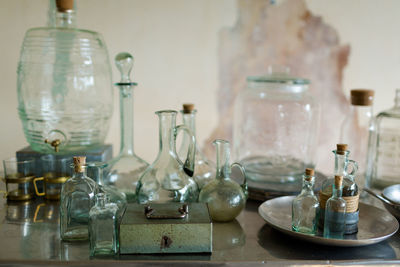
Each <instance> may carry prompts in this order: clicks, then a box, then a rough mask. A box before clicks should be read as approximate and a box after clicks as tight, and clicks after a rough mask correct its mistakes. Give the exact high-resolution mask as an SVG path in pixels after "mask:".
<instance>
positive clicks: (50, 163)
mask: <svg viewBox="0 0 400 267" xmlns="http://www.w3.org/2000/svg"><path fill="white" fill-rule="evenodd" d="M40 159H41V161H42V169H43V177H38V178H35V179H33V185H34V187H35V192H36V195H37V196H44V197H45V198H46V199H49V200H59V199H60V196H61V187H62V185H63V184H64V183H65V182H66V181H67V180H68V179H69V177H71V164H72V160H71V159H70V158H57V157H56V156H54V155H45V156H42V157H41V158H40ZM37 181H43V192H39V190H38V187H37Z"/></svg>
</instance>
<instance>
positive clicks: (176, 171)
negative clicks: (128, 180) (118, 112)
mask: <svg viewBox="0 0 400 267" xmlns="http://www.w3.org/2000/svg"><path fill="white" fill-rule="evenodd" d="M156 114H157V115H158V117H159V139H160V151H159V152H158V155H157V158H156V160H155V161H154V162H153V163H152V164H151V165H150V166H149V167H148V168H147V169H146V170H145V171H144V173H143V175H142V176H141V177H140V179H139V183H138V186H137V189H136V195H137V199H138V202H139V203H149V202H158V203H165V202H197V200H198V197H199V189H198V187H197V184H196V182H195V181H194V180H193V178H192V176H193V173H194V163H195V145H196V138H195V137H194V135H193V134H192V132H191V131H190V130H189V129H188V128H187V127H186V126H184V125H179V126H176V114H177V112H176V111H175V110H161V111H157V112H156ZM179 130H185V131H186V132H187V134H188V135H189V136H190V139H191V142H190V145H189V148H188V152H187V157H186V160H185V162H184V163H183V162H182V161H181V160H180V159H179V157H178V155H177V153H176V136H177V134H178V131H179Z"/></svg>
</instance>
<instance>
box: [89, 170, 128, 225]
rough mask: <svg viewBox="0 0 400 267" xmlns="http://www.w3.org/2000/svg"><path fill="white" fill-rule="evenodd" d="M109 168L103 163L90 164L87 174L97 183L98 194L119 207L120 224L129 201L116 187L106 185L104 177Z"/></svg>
mask: <svg viewBox="0 0 400 267" xmlns="http://www.w3.org/2000/svg"><path fill="white" fill-rule="evenodd" d="M107 167H108V165H107V164H106V163H103V162H89V163H88V166H87V173H88V176H89V177H91V178H92V179H93V180H94V181H96V183H97V185H98V192H99V193H104V194H105V195H106V197H107V200H108V202H110V203H114V204H116V205H117V206H118V222H120V221H121V219H122V215H123V214H124V212H125V209H126V206H127V201H126V197H125V194H123V193H122V192H120V191H118V190H117V189H116V188H115V187H113V186H108V185H106V184H105V183H104V179H103V177H104V173H105V172H106V170H107Z"/></svg>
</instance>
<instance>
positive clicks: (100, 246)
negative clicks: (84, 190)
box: [89, 193, 119, 257]
mask: <svg viewBox="0 0 400 267" xmlns="http://www.w3.org/2000/svg"><path fill="white" fill-rule="evenodd" d="M117 212H118V206H117V205H116V204H114V203H108V199H107V196H106V195H105V194H103V193H98V194H97V195H96V205H95V206H94V207H92V208H91V209H90V212H89V242H90V256H92V257H93V256H101V255H115V254H117V253H118V250H119V241H118V222H117V221H118V219H117V217H118V216H117Z"/></svg>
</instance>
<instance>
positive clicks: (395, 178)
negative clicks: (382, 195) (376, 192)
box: [366, 89, 400, 189]
mask: <svg viewBox="0 0 400 267" xmlns="http://www.w3.org/2000/svg"><path fill="white" fill-rule="evenodd" d="M394 102H395V105H394V107H392V108H391V109H388V110H385V111H382V112H380V113H379V114H378V115H377V116H376V117H375V118H374V120H373V128H374V129H373V131H371V134H370V141H369V145H368V162H367V166H368V168H367V171H366V178H367V183H368V185H367V186H368V187H372V188H377V189H383V188H385V187H387V186H390V185H393V184H398V183H399V181H400V179H399V177H400V89H396V97H395V100H394Z"/></svg>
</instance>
